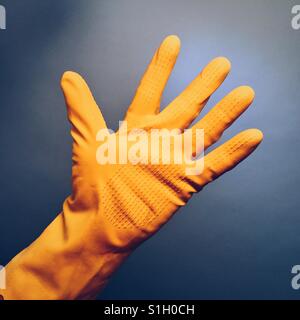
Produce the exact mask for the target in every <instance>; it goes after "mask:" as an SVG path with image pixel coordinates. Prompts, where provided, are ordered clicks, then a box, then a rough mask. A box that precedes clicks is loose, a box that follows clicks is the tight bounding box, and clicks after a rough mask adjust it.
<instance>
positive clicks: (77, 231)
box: [0, 36, 262, 299]
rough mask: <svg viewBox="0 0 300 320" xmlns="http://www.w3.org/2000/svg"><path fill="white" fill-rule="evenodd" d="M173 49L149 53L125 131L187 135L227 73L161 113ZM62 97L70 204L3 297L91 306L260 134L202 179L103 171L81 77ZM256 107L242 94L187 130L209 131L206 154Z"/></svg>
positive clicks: (210, 164)
mask: <svg viewBox="0 0 300 320" xmlns="http://www.w3.org/2000/svg"><path fill="white" fill-rule="evenodd" d="M179 49H180V41H179V39H178V38H177V37H176V36H169V37H167V38H166V39H165V40H164V41H163V43H162V44H161V46H160V48H159V49H158V50H157V52H156V53H155V55H154V57H153V59H152V61H151V63H150V65H149V67H148V69H147V71H146V73H145V75H144V76H143V79H142V81H141V83H140V86H139V88H138V90H137V93H136V96H135V98H134V99H133V102H132V104H131V105H130V107H129V110H128V112H127V115H126V118H125V119H126V121H127V122H128V128H129V129H130V128H141V129H144V130H145V131H146V132H147V133H148V132H150V129H152V128H167V129H172V128H178V129H185V128H187V127H188V126H189V125H190V124H191V122H192V121H193V120H194V119H195V118H196V117H197V115H198V114H199V112H200V111H201V110H202V108H203V107H204V105H205V103H206V102H207V100H208V98H209V97H210V96H211V94H212V93H213V92H214V91H215V90H216V89H217V88H218V87H219V86H220V85H221V83H222V82H223V80H224V79H225V78H226V76H227V74H228V73H229V71H230V63H229V61H228V60H227V59H225V58H217V59H214V60H213V61H212V62H210V63H209V64H208V65H207V66H206V67H205V69H204V70H203V71H202V72H201V73H200V74H199V75H198V76H197V77H196V79H195V80H194V81H193V82H192V83H191V84H190V85H189V86H188V87H187V88H186V89H185V90H184V91H183V93H182V94H180V95H179V96H178V97H177V98H176V99H175V100H174V101H173V102H172V103H171V104H170V105H169V106H168V107H167V108H165V109H164V110H163V111H162V112H159V107H160V100H161V96H162V92H163V90H164V87H165V85H166V83H167V80H168V78H169V76H170V73H171V71H172V68H173V66H174V64H175V61H176V58H177V56H178V53H179ZM62 88H63V91H64V95H65V99H66V104H67V110H68V118H69V120H70V122H71V124H72V129H71V134H72V137H73V141H74V142H73V169H72V195H71V196H70V197H68V198H67V199H66V201H65V203H64V205H63V211H62V213H61V214H59V215H58V216H57V218H56V219H55V220H54V221H53V222H52V223H51V224H50V225H49V227H48V228H47V229H46V230H45V231H44V232H43V233H42V235H41V236H40V237H39V238H38V239H37V240H36V241H35V242H34V243H33V244H31V245H30V246H29V247H28V248H27V249H25V250H24V251H23V252H21V253H20V254H18V255H17V256H16V257H15V258H14V259H13V260H12V261H11V262H10V263H9V264H8V265H7V266H6V273H7V289H6V290H2V291H0V293H1V294H2V295H3V296H4V298H5V299H86V298H94V297H95V296H96V294H97V293H99V291H101V289H102V288H103V287H104V286H105V284H106V283H107V281H108V280H109V278H110V277H111V275H112V274H113V272H114V271H116V269H117V268H118V266H119V265H120V264H121V263H122V262H123V261H124V259H125V258H126V257H127V256H128V255H129V254H130V253H131V252H132V251H133V250H134V249H135V248H136V247H137V246H138V245H139V244H141V243H142V242H143V241H145V240H146V239H147V238H149V237H150V236H152V235H153V234H154V233H155V232H156V231H158V230H159V229H160V227H161V226H163V225H164V224H165V223H166V222H167V221H168V220H169V219H170V218H171V217H172V215H173V214H174V213H175V212H176V210H177V209H178V208H179V207H181V206H184V205H185V204H186V202H187V201H188V200H189V199H190V197H191V196H192V194H193V193H195V192H198V191H200V190H201V189H202V188H203V187H204V186H205V185H206V184H208V183H209V182H211V181H213V180H214V179H216V178H217V177H219V176H220V175H222V174H223V173H225V172H226V171H228V170H230V169H232V168H233V167H235V166H236V165H237V164H238V163H239V162H240V161H242V160H243V159H244V158H246V157H247V156H248V155H249V154H250V153H251V152H252V151H253V150H254V149H255V148H256V147H257V145H258V144H259V143H260V142H261V140H262V133H261V132H260V131H259V130H256V129H250V130H247V131H244V132H242V133H240V134H238V135H237V136H235V137H234V138H233V139H231V140H230V141H228V142H226V143H225V144H223V145H222V146H220V147H218V148H217V149H215V150H213V151H211V152H210V153H209V154H208V155H206V156H205V158H204V170H203V172H202V174H200V175H186V172H185V167H184V165H177V164H169V165H166V164H161V163H160V164H156V165H155V164H136V165H134V164H131V163H127V164H106V165H100V164H99V163H97V160H96V153H97V149H98V147H99V142H97V141H96V136H97V133H98V131H99V130H100V129H103V128H105V127H106V125H105V122H104V119H103V117H102V115H101V112H100V110H99V108H98V106H97V104H96V102H95V100H94V98H93V96H92V94H91V92H90V90H89V88H88V86H87V84H86V83H85V82H84V80H83V79H82V78H81V77H80V76H79V75H78V74H76V73H73V72H67V73H65V74H64V76H63V78H62ZM116 90H117V89H116ZM253 98H254V92H253V90H252V89H251V88H249V87H245V86H244V87H239V88H237V89H235V90H233V91H232V92H231V93H229V94H228V96H226V97H225V98H224V99H223V100H222V101H220V102H219V103H218V104H217V105H216V106H215V107H214V108H213V109H212V110H211V111H210V112H209V113H208V114H207V115H206V116H205V117H204V118H203V119H202V120H200V121H199V122H198V123H197V124H196V125H195V126H194V127H193V129H196V128H203V129H204V130H205V131H204V134H205V140H204V146H205V149H206V148H208V147H209V146H211V145H212V144H213V143H214V142H216V141H217V140H218V139H219V138H220V137H221V135H222V133H223V131H224V130H225V129H226V128H227V127H228V126H230V125H231V124H232V123H233V121H234V120H235V119H236V118H238V117H239V115H241V113H242V112H243V111H245V110H246V108H247V107H248V106H249V105H250V104H251V102H252V100H253ZM119 134H120V133H116V134H114V135H115V136H116V137H117V136H118V135H119ZM193 148H194V150H193V151H194V153H197V152H200V151H201V150H196V149H195V146H193Z"/></svg>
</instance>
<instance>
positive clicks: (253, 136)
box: [246, 129, 264, 145]
mask: <svg viewBox="0 0 300 320" xmlns="http://www.w3.org/2000/svg"><path fill="white" fill-rule="evenodd" d="M246 133H247V135H248V137H249V140H250V141H251V142H252V143H253V144H254V145H259V144H260V143H261V142H262V140H263V138H264V134H263V133H262V131H261V130H259V129H248V130H246Z"/></svg>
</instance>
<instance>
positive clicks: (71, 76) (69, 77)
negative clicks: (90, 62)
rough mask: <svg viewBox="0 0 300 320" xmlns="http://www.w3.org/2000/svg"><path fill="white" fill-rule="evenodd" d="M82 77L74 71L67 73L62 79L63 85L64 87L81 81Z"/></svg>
mask: <svg viewBox="0 0 300 320" xmlns="http://www.w3.org/2000/svg"><path fill="white" fill-rule="evenodd" d="M81 79H82V77H81V76H80V75H79V74H78V73H76V72H74V71H65V72H64V73H63V75H62V77H61V81H60V83H61V85H62V86H64V85H65V84H66V83H72V82H74V81H76V80H81Z"/></svg>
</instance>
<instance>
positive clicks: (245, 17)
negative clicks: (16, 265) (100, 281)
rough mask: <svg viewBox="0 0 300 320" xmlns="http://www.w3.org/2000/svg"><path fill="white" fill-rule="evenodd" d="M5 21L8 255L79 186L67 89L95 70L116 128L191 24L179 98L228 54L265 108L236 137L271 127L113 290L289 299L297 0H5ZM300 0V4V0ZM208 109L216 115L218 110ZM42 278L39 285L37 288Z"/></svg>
mask: <svg viewBox="0 0 300 320" xmlns="http://www.w3.org/2000/svg"><path fill="white" fill-rule="evenodd" d="M1 4H3V5H5V6H6V9H7V28H8V29H7V30H6V31H0V147H1V157H0V175H1V179H0V190H1V192H0V204H1V217H0V263H1V264H5V263H7V262H8V261H9V260H10V259H11V258H12V257H13V256H14V255H15V254H16V253H18V252H19V251H20V250H21V249H23V248H24V247H25V246H27V245H28V244H30V243H31V242H32V241H33V240H34V239H35V238H36V237H37V236H38V235H39V234H40V232H41V231H42V230H43V229H44V228H45V227H46V226H47V225H48V224H49V223H50V222H51V221H52V220H53V218H54V217H55V215H56V213H58V212H59V211H60V210H61V205H62V202H63V200H64V199H65V197H66V196H67V195H68V194H69V193H70V173H71V139H70V136H69V125H68V122H67V120H66V111H65V107H64V102H63V97H62V94H61V92H60V88H59V80H60V77H61V74H62V73H63V71H65V70H75V71H78V72H79V73H81V74H82V75H83V76H84V77H85V78H86V79H87V81H88V82H89V84H90V86H91V88H92V89H93V92H94V95H95V97H96V99H97V101H98V103H99V104H100V105H101V106H102V111H103V114H104V116H105V118H106V119H107V123H108V125H109V126H110V127H111V128H113V129H115V128H116V127H117V124H118V121H119V120H120V119H122V117H123V115H124V112H125V111H126V108H127V106H128V105H129V103H130V100H131V98H132V96H133V94H134V91H135V88H136V86H137V84H138V82H139V79H140V76H141V75H142V73H143V72H144V69H145V67H146V65H147V63H148V61H149V60H150V58H151V56H152V54H153V52H154V50H155V48H156V47H157V46H158V44H159V43H160V42H161V40H162V39H163V38H164V37H165V36H166V35H168V34H178V35H179V36H180V38H181V40H182V51H181V55H180V58H179V60H178V63H177V65H176V67H175V70H174V73H173V75H172V77H171V79H170V82H169V85H168V88H167V90H166V92H165V95H164V104H166V103H167V102H169V101H171V100H172V99H173V98H174V97H175V96H176V95H177V94H178V93H179V92H180V91H181V90H182V89H183V88H184V87H185V86H186V85H187V84H188V83H189V82H190V81H191V80H192V79H193V78H194V77H195V76H196V75H197V74H198V72H199V71H200V70H201V68H202V67H203V66H204V65H205V64H206V63H207V62H208V61H209V60H211V59H212V58H214V57H215V56H219V55H223V56H226V57H228V58H229V59H230V60H231V61H232V72H231V75H230V76H229V77H228V78H227V80H226V81H225V83H224V85H223V86H222V88H220V89H219V90H218V91H217V92H216V94H215V95H214V96H213V98H212V99H211V101H210V102H209V105H208V106H207V108H206V111H205V112H207V110H209V108H210V107H211V106H212V105H214V104H215V103H216V102H217V101H218V100H219V99H221V98H222V97H223V96H224V95H225V94H227V93H228V92H229V91H230V90H232V89H233V88H234V87H236V86H239V85H242V84H249V85H251V86H252V87H253V88H254V89H255V91H256V96H257V97H256V100H255V102H254V104H253V106H252V107H251V108H250V109H249V110H248V111H247V112H246V113H245V114H244V115H243V116H242V117H241V118H240V120H239V121H238V122H237V123H235V124H234V125H233V126H232V127H231V128H230V129H229V130H227V132H226V133H225V134H224V136H223V138H222V142H224V141H225V140H227V139H229V138H230V137H231V136H233V135H234V134H236V133H237V132H239V131H241V130H243V129H246V128H250V127H258V128H260V129H261V130H262V131H263V132H264V134H265V140H264V142H263V144H262V145H261V146H260V147H259V149H258V150H257V151H256V152H255V153H254V154H253V155H252V156H251V157H250V158H249V159H247V160H246V161H245V162H243V163H242V164H241V165H240V166H239V167H237V168H236V169H235V170H234V171H232V172H230V173H228V174H226V175H225V176H223V177H222V178H221V179H219V180H217V181H216V182H215V183H213V184H211V185H209V186H208V187H207V188H206V189H205V190H203V191H202V192H201V193H200V194H199V195H197V196H195V197H194V198H193V199H192V201H191V202H190V203H189V204H188V205H187V206H186V207H185V208H184V209H182V210H181V211H180V212H179V213H178V214H177V215H176V216H175V217H174V218H173V219H172V221H170V223H169V224H168V225H166V226H165V227H164V228H163V230H162V231H161V232H159V233H158V234H157V235H156V236H155V237H153V238H151V239H150V240H149V241H147V242H146V243H145V244H143V245H142V246H141V247H140V248H138V249H137V250H136V252H135V253H134V254H133V255H132V256H131V257H130V258H129V259H128V260H127V262H126V263H125V264H124V265H123V266H122V267H121V268H120V270H119V271H118V272H117V274H116V275H115V277H114V278H113V279H112V281H111V282H110V284H109V285H108V287H107V288H106V290H105V291H104V292H103V293H102V295H101V296H100V298H102V299H111V298H114V299H130V298H137V299H143V298H149V299H151V298H156V299H161V298H168V299H173V298H174V299H175V298H177V299H188V298H191V299H232V298H236V299H250V298H255V299H267V298H268V299H269V298H275V299H277V298H278V299H279V298H280V299H286V298H293V299H298V298H300V291H294V290H293V289H292V288H291V285H290V281H291V278H292V275H291V268H292V266H293V265H295V264H300V250H299V249H300V212H299V204H300V196H299V182H300V169H299V159H300V138H299V137H300V126H299V120H300V105H299V101H300V90H299V86H300V31H294V30H293V29H292V28H291V17H292V16H291V8H292V6H293V5H294V4H297V1H287V0H281V1H279V0H277V1H276V0H252V1H245V0H244V1H241V0H227V1H224V0H209V1H206V0H202V1H201V0H198V1H192V0H187V1H182V0H181V1H179V0H160V1H159V0H152V1H144V0H127V1H121V0H113V1H99V0H98V1H96V0H89V1H84V0H76V1H75V0H60V1H53V0H52V1H50V0H47V1H46V0H43V1H38V0H35V1H34V0H26V1H20V0H19V1H11V0H10V1H8V0H6V1H4V0H1ZM299 4H300V3H299ZM205 112H204V113H205ZM28 290H30V288H28Z"/></svg>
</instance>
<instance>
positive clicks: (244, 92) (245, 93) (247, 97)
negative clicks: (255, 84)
mask: <svg viewBox="0 0 300 320" xmlns="http://www.w3.org/2000/svg"><path fill="white" fill-rule="evenodd" d="M233 92H234V93H235V94H238V96H239V97H240V99H241V100H242V101H244V102H245V104H246V105H250V104H251V103H252V102H253V100H254V98H255V91H254V90H253V88H251V87H250V86H240V87H238V88H236V89H235V90H233Z"/></svg>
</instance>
